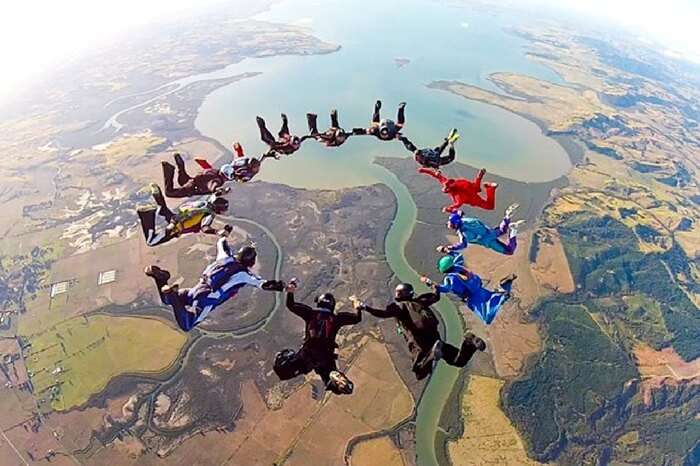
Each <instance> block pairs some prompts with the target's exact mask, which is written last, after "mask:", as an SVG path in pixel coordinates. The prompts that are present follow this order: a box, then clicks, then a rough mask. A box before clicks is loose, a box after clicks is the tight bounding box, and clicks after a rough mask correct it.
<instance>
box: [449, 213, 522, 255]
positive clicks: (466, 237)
mask: <svg viewBox="0 0 700 466" xmlns="http://www.w3.org/2000/svg"><path fill="white" fill-rule="evenodd" d="M509 225H510V219H509V218H508V217H504V218H503V220H502V221H501V223H500V224H499V225H498V226H497V227H494V228H491V227H489V226H487V225H486V224H484V222H482V221H481V220H479V219H478V218H474V217H462V224H461V225H460V227H459V229H458V230H457V234H458V235H459V243H455V244H453V245H451V246H449V247H448V248H447V249H449V250H450V251H461V250H462V249H464V248H466V247H467V246H468V245H469V243H473V244H478V245H481V246H483V247H485V248H489V249H492V250H494V251H496V252H499V253H501V254H505V255H508V256H510V255H512V254H513V253H514V252H515V248H516V247H517V245H518V244H517V240H516V239H515V235H513V236H511V237H510V238H508V243H507V244H506V243H503V242H502V241H501V240H499V239H498V237H499V236H502V235H504V234H506V232H507V231H508V226H509Z"/></svg>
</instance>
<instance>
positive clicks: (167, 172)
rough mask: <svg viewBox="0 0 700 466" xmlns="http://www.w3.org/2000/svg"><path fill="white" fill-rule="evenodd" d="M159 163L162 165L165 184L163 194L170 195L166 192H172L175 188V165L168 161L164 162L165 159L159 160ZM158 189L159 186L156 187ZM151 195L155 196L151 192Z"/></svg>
mask: <svg viewBox="0 0 700 466" xmlns="http://www.w3.org/2000/svg"><path fill="white" fill-rule="evenodd" d="M160 164H161V165H162V167H163V184H164V185H165V194H166V196H168V197H170V194H168V193H172V192H173V191H174V190H175V184H174V179H175V166H174V165H173V164H172V163H170V162H166V161H165V160H163V161H161V162H160ZM158 191H160V188H158ZM161 195H162V194H161ZM153 197H154V198H155V197H156V194H155V193H154V194H153ZM156 202H158V201H156ZM159 204H160V203H159Z"/></svg>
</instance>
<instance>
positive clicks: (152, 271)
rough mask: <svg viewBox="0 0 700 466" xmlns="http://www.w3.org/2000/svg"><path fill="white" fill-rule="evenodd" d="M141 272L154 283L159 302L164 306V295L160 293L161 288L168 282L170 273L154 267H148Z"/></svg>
mask: <svg viewBox="0 0 700 466" xmlns="http://www.w3.org/2000/svg"><path fill="white" fill-rule="evenodd" d="M143 272H144V273H145V274H146V275H148V276H149V277H151V278H152V279H153V281H155V282H156V288H157V289H158V294H159V295H160V300H161V302H162V303H163V304H166V302H165V295H164V294H163V292H162V288H163V287H164V286H167V284H168V280H170V272H168V271H167V270H163V269H161V268H160V267H158V266H155V265H150V266H148V267H146V269H145V270H144V271H143Z"/></svg>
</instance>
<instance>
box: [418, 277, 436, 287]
mask: <svg viewBox="0 0 700 466" xmlns="http://www.w3.org/2000/svg"><path fill="white" fill-rule="evenodd" d="M420 281H421V282H423V283H425V284H426V285H427V286H430V287H434V286H435V282H434V281H432V280H431V279H429V278H428V277H420Z"/></svg>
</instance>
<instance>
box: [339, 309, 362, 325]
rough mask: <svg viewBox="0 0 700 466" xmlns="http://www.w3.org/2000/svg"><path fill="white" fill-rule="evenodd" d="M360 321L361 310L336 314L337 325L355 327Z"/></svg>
mask: <svg viewBox="0 0 700 466" xmlns="http://www.w3.org/2000/svg"><path fill="white" fill-rule="evenodd" d="M361 321H362V310H361V309H356V310H355V312H341V313H339V314H338V325H340V326H341V327H343V326H345V325H355V324H359V323H360V322H361Z"/></svg>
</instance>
